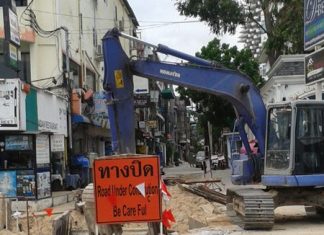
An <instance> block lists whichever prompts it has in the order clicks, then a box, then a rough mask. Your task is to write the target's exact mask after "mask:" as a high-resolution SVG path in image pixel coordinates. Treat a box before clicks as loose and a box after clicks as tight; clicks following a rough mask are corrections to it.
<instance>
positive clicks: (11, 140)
mask: <svg viewBox="0 0 324 235" xmlns="http://www.w3.org/2000/svg"><path fill="white" fill-rule="evenodd" d="M5 149H6V150H9V151H10V150H16V151H21V150H33V140H32V136H28V135H7V136H5Z"/></svg>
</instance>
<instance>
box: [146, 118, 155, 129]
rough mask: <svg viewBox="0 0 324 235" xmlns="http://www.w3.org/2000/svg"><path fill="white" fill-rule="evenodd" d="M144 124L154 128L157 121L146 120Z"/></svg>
mask: <svg viewBox="0 0 324 235" xmlns="http://www.w3.org/2000/svg"><path fill="white" fill-rule="evenodd" d="M146 126H147V127H148V128H156V127H157V121H156V120H149V121H146Z"/></svg>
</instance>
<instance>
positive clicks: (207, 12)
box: [176, 0, 304, 65]
mask: <svg viewBox="0 0 324 235" xmlns="http://www.w3.org/2000/svg"><path fill="white" fill-rule="evenodd" d="M256 2H259V3H260V6H261V9H262V12H263V15H264V26H263V24H260V22H259V20H257V19H256V18H254V16H253V14H252V12H251V11H250V6H251V5H252V4H255V3H256ZM303 3H304V1H302V0H259V1H258V0H252V1H251V0H242V1H236V0H176V6H177V9H178V11H179V12H180V14H182V15H185V16H192V17H199V18H200V20H201V21H204V22H206V23H207V24H208V25H209V26H210V28H211V30H212V31H213V32H214V33H216V34H221V33H231V34H234V33H235V31H236V28H237V26H238V25H244V24H246V22H247V21H248V20H252V21H254V22H255V23H257V24H258V26H259V27H260V28H261V30H262V31H263V32H265V33H266V34H267V36H268V40H267V42H266V44H265V50H266V53H267V55H268V58H269V62H270V65H272V64H273V63H274V62H275V61H276V59H277V58H278V57H279V56H280V55H282V54H284V53H286V54H288V53H291V54H295V53H303V52H304V50H303V37H304V36H303Z"/></svg>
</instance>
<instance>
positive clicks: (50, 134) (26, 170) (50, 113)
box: [0, 79, 67, 200]
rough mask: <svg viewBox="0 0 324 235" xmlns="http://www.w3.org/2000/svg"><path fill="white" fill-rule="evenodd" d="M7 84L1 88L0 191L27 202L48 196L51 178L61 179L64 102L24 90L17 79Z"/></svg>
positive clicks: (53, 96) (48, 95) (43, 92)
mask: <svg viewBox="0 0 324 235" xmlns="http://www.w3.org/2000/svg"><path fill="white" fill-rule="evenodd" d="M6 83H8V84H11V86H1V88H0V89H1V92H0V95H3V96H5V97H0V113H1V115H0V123H5V124H6V125H1V126H0V192H1V193H3V194H4V195H5V196H6V197H12V198H21V199H23V198H26V197H28V199H29V200H32V199H43V198H48V197H51V195H52V187H51V183H52V180H51V178H52V177H53V176H56V175H59V176H60V177H58V178H59V179H61V182H63V180H62V179H63V177H64V166H65V164H66V163H65V162H64V161H65V159H66V151H65V149H66V147H65V142H66V140H65V139H66V136H67V128H66V127H67V118H66V107H67V105H66V104H67V103H66V101H65V100H64V99H62V98H60V97H57V96H55V95H53V94H51V93H49V92H45V91H42V90H37V89H35V88H30V89H29V90H28V91H23V90H22V89H21V88H22V87H23V85H22V84H21V82H20V81H19V80H18V79H11V80H9V79H8V81H7V82H6ZM12 84H15V85H16V86H12ZM6 94H7V95H6ZM11 94H12V97H11ZM8 95H9V99H8V97H7V96H8ZM15 97H16V98H15ZM11 98H12V101H11V100H10V99H11ZM8 100H9V101H10V102H8ZM4 103H6V105H3V104H4ZM1 104H2V105H1ZM48 107H50V108H48ZM2 109H6V110H2ZM15 110H16V111H15ZM17 110H19V114H18V115H15V114H17V113H18V112H17ZM7 123H9V124H10V123H13V124H14V123H17V124H18V125H16V127H15V128H13V125H8V124H7ZM54 162H55V164H54ZM60 166H61V167H60Z"/></svg>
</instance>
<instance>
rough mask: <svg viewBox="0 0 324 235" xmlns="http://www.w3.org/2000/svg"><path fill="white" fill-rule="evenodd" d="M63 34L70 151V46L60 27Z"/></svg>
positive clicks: (70, 144) (66, 31)
mask: <svg viewBox="0 0 324 235" xmlns="http://www.w3.org/2000/svg"><path fill="white" fill-rule="evenodd" d="M62 29H63V30H64V32H65V69H66V71H65V73H66V74H65V76H64V77H65V78H66V80H67V81H66V86H67V92H68V135H69V149H70V151H71V150H72V147H73V142H72V120H71V115H72V109H71V102H72V98H71V96H72V88H71V79H70V57H69V53H70V45H69V30H68V29H67V28H66V27H62Z"/></svg>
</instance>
